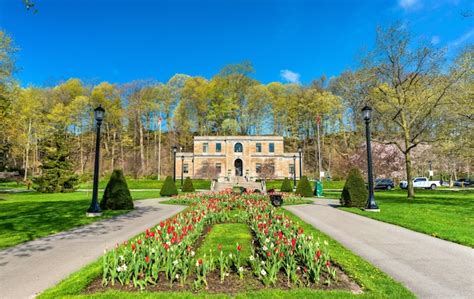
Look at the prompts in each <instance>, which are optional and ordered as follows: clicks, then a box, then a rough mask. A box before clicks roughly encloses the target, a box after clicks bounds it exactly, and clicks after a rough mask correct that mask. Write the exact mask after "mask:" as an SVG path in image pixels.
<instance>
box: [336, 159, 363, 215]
mask: <svg viewBox="0 0 474 299" xmlns="http://www.w3.org/2000/svg"><path fill="white" fill-rule="evenodd" d="M368 196H369V191H368V190H367V187H366V186H365V182H364V178H363V177H362V174H361V172H360V170H359V169H358V168H352V169H351V170H350V171H349V175H348V176H347V180H346V184H345V185H344V189H342V194H341V205H343V206H345V207H358V208H363V207H365V206H366V204H367V198H368Z"/></svg>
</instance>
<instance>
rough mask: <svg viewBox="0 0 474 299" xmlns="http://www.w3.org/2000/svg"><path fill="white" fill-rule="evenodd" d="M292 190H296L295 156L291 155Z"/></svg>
mask: <svg viewBox="0 0 474 299" xmlns="http://www.w3.org/2000/svg"><path fill="white" fill-rule="evenodd" d="M293 188H296V155H293Z"/></svg>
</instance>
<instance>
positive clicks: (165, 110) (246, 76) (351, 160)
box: [0, 24, 474, 179]
mask: <svg viewBox="0 0 474 299" xmlns="http://www.w3.org/2000/svg"><path fill="white" fill-rule="evenodd" d="M16 52H17V47H16V45H15V44H14V42H13V39H12V37H10V36H9V35H8V34H7V33H5V32H1V31H0V109H1V113H0V143H1V145H0V171H4V170H22V174H23V175H24V177H25V178H27V177H30V176H35V175H38V174H39V173H40V172H41V168H40V166H41V164H42V159H43V157H44V156H45V151H46V144H47V143H48V142H47V141H50V140H51V138H57V139H58V142H59V141H60V142H63V143H65V144H66V145H67V147H68V148H69V150H70V157H69V159H71V161H73V163H74V168H75V171H76V172H77V173H78V174H80V175H82V176H83V178H84V179H87V178H88V177H90V175H91V172H92V166H93V159H94V138H95V134H94V121H93V109H94V108H95V107H97V106H98V105H99V104H100V105H102V107H104V108H105V110H106V114H105V120H104V123H103V126H102V128H103V131H102V132H103V135H102V140H103V143H102V151H101V154H102V158H101V165H102V167H101V172H102V174H105V173H111V172H112V170H113V169H114V168H121V169H123V170H124V173H125V174H126V175H131V176H133V177H144V176H155V177H156V175H157V171H158V133H159V130H158V126H159V125H158V123H159V122H158V120H159V119H160V118H161V119H162V122H161V130H162V138H161V141H162V142H161V157H160V158H161V161H162V163H161V164H162V171H161V174H162V175H166V174H170V173H171V171H172V170H171V165H172V160H171V158H172V155H171V150H170V149H171V146H173V145H179V146H181V147H182V148H183V151H191V150H192V137H193V136H196V135H266V134H271V135H282V136H284V137H285V146H286V150H287V151H295V150H296V148H297V146H298V145H301V146H302V147H303V151H304V165H305V166H304V169H305V172H306V175H309V176H315V177H316V176H318V175H317V173H318V159H317V151H318V149H317V144H316V118H317V117H318V116H320V117H321V151H322V152H321V155H322V169H324V170H325V171H326V173H327V174H330V175H331V176H332V177H333V178H338V177H344V176H345V175H346V174H347V171H348V170H349V169H350V167H351V166H353V165H357V166H359V167H361V169H362V170H364V169H365V163H366V162H365V142H364V127H363V126H364V124H363V121H362V119H361V116H360V110H361V108H362V107H363V106H364V105H366V104H369V105H371V106H372V107H374V109H375V110H374V116H373V123H372V128H373V139H374V163H375V173H376V175H377V176H387V177H395V178H406V177H407V176H414V175H427V169H428V161H429V160H432V161H433V168H434V169H435V171H436V175H441V174H442V175H444V177H445V179H448V178H455V177H456V176H459V175H463V176H464V175H466V174H468V173H469V172H470V171H471V169H472V165H473V152H474V151H473V140H474V134H473V109H474V103H473V99H474V89H473V86H474V85H473V83H474V82H473V75H474V74H473V57H474V56H473V53H474V51H473V47H472V46H471V47H468V48H466V49H463V50H462V51H459V53H458V55H457V57H456V58H454V59H449V60H448V59H446V50H445V49H439V48H435V47H434V46H433V45H430V44H427V43H424V42H423V41H419V40H415V39H413V38H412V37H411V35H410V33H409V32H408V31H406V29H403V28H401V27H400V26H398V25H397V24H395V25H393V26H392V27H389V28H386V29H378V34H377V40H376V41H375V46H374V47H373V49H372V50H371V51H370V52H367V53H366V56H365V57H363V58H362V59H361V61H360V63H359V67H358V68H357V69H355V70H347V71H345V72H343V73H342V74H341V75H340V76H338V77H334V78H331V79H329V80H328V79H327V78H324V77H322V78H315V79H314V80H313V81H312V82H311V83H310V84H289V83H281V82H271V83H268V84H263V83H261V82H259V81H257V80H255V79H254V78H253V74H254V72H255V70H254V69H253V67H252V64H251V63H250V62H242V63H239V64H231V65H227V66H224V67H223V68H222V69H221V70H220V72H218V73H217V74H215V75H214V76H213V77H212V78H210V79H207V78H203V77H198V76H196V77H192V76H188V75H185V74H176V75H175V76H173V77H172V78H170V79H169V80H168V82H157V81H154V80H139V81H134V82H129V83H125V84H114V83H109V82H101V83H98V84H88V83H85V82H83V81H81V79H79V78H71V79H69V80H67V81H65V82H60V83H58V84H57V85H56V86H52V87H36V86H28V87H22V85H21V82H18V81H17V80H15V78H14V74H15V72H16V71H17V69H16V67H15V57H16ZM57 136H60V137H57ZM407 169H408V171H406V170H407Z"/></svg>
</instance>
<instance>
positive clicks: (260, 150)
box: [256, 143, 262, 153]
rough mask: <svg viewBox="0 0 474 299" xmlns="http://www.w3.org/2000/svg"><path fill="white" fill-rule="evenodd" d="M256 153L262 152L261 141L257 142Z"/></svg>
mask: <svg viewBox="0 0 474 299" xmlns="http://www.w3.org/2000/svg"><path fill="white" fill-rule="evenodd" d="M256 147H257V153H261V152H262V144H261V143H257V146H256Z"/></svg>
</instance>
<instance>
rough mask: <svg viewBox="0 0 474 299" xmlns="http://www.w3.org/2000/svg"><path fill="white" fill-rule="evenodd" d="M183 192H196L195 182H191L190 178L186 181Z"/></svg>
mask: <svg viewBox="0 0 474 299" xmlns="http://www.w3.org/2000/svg"><path fill="white" fill-rule="evenodd" d="M182 191H183V192H194V191H195V190H194V185H193V181H192V180H191V178H190V177H187V178H186V179H185V180H184V183H183V188H182Z"/></svg>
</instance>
